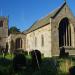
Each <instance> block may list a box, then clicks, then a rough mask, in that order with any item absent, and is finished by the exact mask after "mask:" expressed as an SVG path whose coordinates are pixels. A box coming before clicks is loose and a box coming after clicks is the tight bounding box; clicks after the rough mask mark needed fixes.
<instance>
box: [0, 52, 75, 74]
mask: <svg viewBox="0 0 75 75" xmlns="http://www.w3.org/2000/svg"><path fill="white" fill-rule="evenodd" d="M35 53H36V55H37V56H35ZM74 65H75V58H74V57H72V56H68V57H67V58H66V57H64V58H60V57H52V58H45V57H43V56H42V57H40V54H39V52H38V51H37V52H32V53H30V55H28V54H27V52H25V53H21V54H17V55H15V54H8V53H7V54H6V55H5V57H4V56H3V54H0V75H67V74H68V73H69V69H70V68H71V67H72V66H74Z"/></svg>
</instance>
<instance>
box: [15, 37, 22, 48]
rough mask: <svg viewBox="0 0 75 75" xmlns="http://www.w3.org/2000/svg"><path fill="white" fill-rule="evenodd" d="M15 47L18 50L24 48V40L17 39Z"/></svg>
mask: <svg viewBox="0 0 75 75" xmlns="http://www.w3.org/2000/svg"><path fill="white" fill-rule="evenodd" d="M15 47H16V49H18V48H22V39H21V38H17V39H16V43H15Z"/></svg>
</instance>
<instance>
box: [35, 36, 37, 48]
mask: <svg viewBox="0 0 75 75" xmlns="http://www.w3.org/2000/svg"><path fill="white" fill-rule="evenodd" d="M36 46H37V38H36V37H35V47H36Z"/></svg>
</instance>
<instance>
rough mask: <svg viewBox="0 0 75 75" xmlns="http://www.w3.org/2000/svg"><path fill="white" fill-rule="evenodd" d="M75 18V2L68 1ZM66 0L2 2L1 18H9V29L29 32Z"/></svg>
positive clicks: (0, 0)
mask: <svg viewBox="0 0 75 75" xmlns="http://www.w3.org/2000/svg"><path fill="white" fill-rule="evenodd" d="M66 1H67V4H68V5H69V7H70V9H71V11H72V13H73V15H74V16H75V0H66ZM63 3H64V0H0V16H7V17H8V20H9V23H8V24H9V28H10V27H12V26H16V27H17V28H18V29H20V30H21V31H24V30H27V29H28V28H29V27H30V26H31V25H32V24H33V23H34V22H35V21H37V20H39V19H40V18H42V17H44V16H46V15H47V14H49V13H50V12H51V11H53V10H54V9H56V8H58V7H60V6H61V5H62V4H63Z"/></svg>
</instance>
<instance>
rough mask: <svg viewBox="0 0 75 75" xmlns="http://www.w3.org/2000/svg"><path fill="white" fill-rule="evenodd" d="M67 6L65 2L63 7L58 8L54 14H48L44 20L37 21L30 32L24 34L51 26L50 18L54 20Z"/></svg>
mask: <svg viewBox="0 0 75 75" xmlns="http://www.w3.org/2000/svg"><path fill="white" fill-rule="evenodd" d="M65 5H66V2H64V3H63V4H62V6H61V7H59V8H57V9H56V10H54V11H53V12H52V13H50V14H48V15H47V16H46V17H44V18H42V19H41V20H38V21H36V22H35V23H34V24H33V25H32V26H31V27H30V28H29V29H28V30H26V31H24V33H25V34H27V33H30V32H32V31H34V30H36V29H38V28H41V27H43V26H45V25H47V24H49V23H50V18H54V17H55V16H56V15H57V14H58V13H59V12H60V10H61V9H62V8H63V7H64V6H65Z"/></svg>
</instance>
